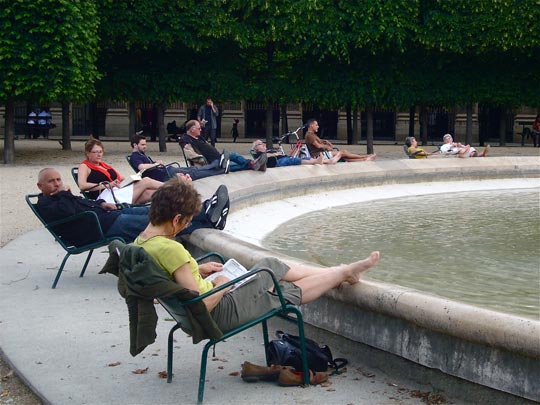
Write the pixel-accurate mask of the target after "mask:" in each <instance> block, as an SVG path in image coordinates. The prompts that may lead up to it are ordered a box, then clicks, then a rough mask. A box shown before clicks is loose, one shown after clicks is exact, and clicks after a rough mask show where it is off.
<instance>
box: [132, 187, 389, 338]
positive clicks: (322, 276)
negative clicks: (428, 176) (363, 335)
mask: <svg viewBox="0 0 540 405" xmlns="http://www.w3.org/2000/svg"><path fill="white" fill-rule="evenodd" d="M200 201H201V200H200V196H199V194H198V193H197V191H196V190H195V188H194V187H193V186H192V185H191V184H189V183H186V182H182V181H178V180H176V179H171V180H169V181H168V182H167V183H165V184H164V185H163V187H162V188H160V189H159V190H158V191H157V192H156V193H155V194H154V195H153V196H152V205H151V207H150V213H149V219H150V223H149V224H148V226H147V227H146V229H145V230H144V231H143V232H142V233H141V234H140V235H139V237H138V238H137V239H136V240H135V242H134V244H135V245H136V246H140V247H142V248H143V249H144V250H145V251H146V252H147V253H148V254H149V255H150V256H151V257H152V258H153V259H154V260H155V262H156V263H157V264H158V265H159V267H160V268H161V269H162V270H163V271H164V272H165V273H166V275H167V276H168V277H169V278H170V279H171V280H174V281H175V282H176V283H178V284H179V285H181V286H182V287H184V288H187V289H190V290H193V291H196V292H199V293H200V294H204V293H206V292H208V291H210V290H212V289H213V288H214V287H217V286H220V285H222V284H224V283H226V282H228V281H229V279H228V278H227V277H225V276H218V277H217V278H215V279H214V280H213V281H212V282H210V281H208V280H205V277H206V276H208V275H209V274H211V273H215V272H219V271H221V269H222V264H220V263H214V262H210V263H206V264H202V265H198V264H197V261H196V260H195V259H194V258H193V257H192V256H191V254H190V253H189V252H188V251H187V250H186V248H184V246H183V245H182V244H181V243H180V242H177V241H176V240H175V236H176V235H177V234H178V233H179V232H182V230H183V229H185V227H186V226H188V224H189V223H190V222H191V220H192V218H193V215H195V214H196V213H197V212H198V211H199V210H200V205H201V202H200ZM379 256H380V255H379V252H376V251H375V252H372V253H371V254H370V255H369V256H368V257H367V258H365V259H364V260H360V261H358V262H354V263H351V264H342V265H339V266H334V267H327V268H319V267H314V266H310V265H292V266H289V265H287V264H286V263H284V262H282V261H280V260H278V259H276V258H272V257H268V258H265V259H263V260H262V261H260V262H259V263H258V264H257V265H256V266H255V267H256V268H260V267H267V268H270V269H271V270H272V271H273V272H274V274H275V275H276V278H277V279H278V280H279V284H280V286H281V289H282V292H283V296H284V298H285V300H286V301H288V302H289V303H292V304H294V305H301V304H305V303H308V302H310V301H313V300H316V299H317V298H319V297H320V296H322V295H323V294H324V293H326V292H327V291H329V290H331V289H333V288H337V287H339V286H341V285H342V284H344V283H345V284H351V285H352V284H357V283H359V282H360V279H361V277H362V275H363V274H364V273H365V272H366V271H367V270H369V269H370V268H372V267H373V266H375V264H376V263H377V262H378V261H379ZM272 287H273V282H272V280H271V277H270V276H268V275H267V274H259V275H258V276H257V277H256V278H255V279H254V280H252V281H251V282H249V283H245V284H244V285H242V286H241V287H239V288H237V289H235V290H234V291H231V292H228V291H229V290H228V289H224V290H222V291H219V292H216V293H215V294H213V295H210V296H208V297H207V298H205V299H204V300H203V302H204V304H205V305H206V307H207V309H208V311H209V312H210V314H211V316H212V317H213V319H214V320H215V322H216V324H217V325H218V327H219V328H220V329H221V331H222V332H227V331H230V330H232V329H234V328H236V327H238V326H239V325H242V324H245V323H246V322H248V321H251V320H254V319H256V318H258V317H259V316H260V315H262V314H264V313H266V312H268V311H269V310H271V309H272V308H277V307H280V306H281V303H280V300H279V297H278V296H277V295H274V294H273V293H272Z"/></svg>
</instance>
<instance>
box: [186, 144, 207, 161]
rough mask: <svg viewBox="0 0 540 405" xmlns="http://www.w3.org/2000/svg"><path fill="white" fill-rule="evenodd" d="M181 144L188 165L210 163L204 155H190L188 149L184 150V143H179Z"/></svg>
mask: <svg viewBox="0 0 540 405" xmlns="http://www.w3.org/2000/svg"><path fill="white" fill-rule="evenodd" d="M179 145H180V150H182V154H183V155H184V160H185V162H186V167H189V166H204V165H207V164H208V161H207V160H206V158H205V157H204V156H203V155H196V156H192V157H188V155H187V153H186V151H185V150H184V148H183V147H182V145H181V144H180V143H179Z"/></svg>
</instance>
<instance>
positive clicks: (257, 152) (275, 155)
mask: <svg viewBox="0 0 540 405" xmlns="http://www.w3.org/2000/svg"><path fill="white" fill-rule="evenodd" d="M251 153H252V154H253V156H254V157H255V158H259V156H261V155H263V154H266V156H267V158H268V161H267V162H266V166H267V167H284V166H298V165H317V164H321V165H322V164H336V163H337V162H338V161H339V157H337V158H336V157H334V158H332V159H326V160H323V156H322V155H319V157H318V158H317V159H313V158H309V157H306V158H299V157H291V156H287V155H284V154H283V153H282V152H279V151H277V150H275V149H266V144H265V143H264V142H263V141H262V140H260V139H257V140H255V141H253V144H252V145H251Z"/></svg>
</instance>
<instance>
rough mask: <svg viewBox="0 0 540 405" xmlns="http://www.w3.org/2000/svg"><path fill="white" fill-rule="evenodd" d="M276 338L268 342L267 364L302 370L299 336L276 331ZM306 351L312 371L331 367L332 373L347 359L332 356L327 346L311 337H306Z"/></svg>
mask: <svg viewBox="0 0 540 405" xmlns="http://www.w3.org/2000/svg"><path fill="white" fill-rule="evenodd" d="M276 337H277V338H278V339H277V340H272V341H270V342H268V346H267V347H266V356H267V359H268V362H269V364H274V365H280V366H292V367H294V368H295V369H296V370H297V371H302V351H301V350H300V337H299V336H295V335H291V334H289V333H284V332H282V331H280V330H278V331H276ZM306 351H307V361H308V368H309V369H310V370H312V371H328V369H329V368H332V369H333V371H332V374H335V373H338V371H339V370H340V369H341V368H343V367H345V366H346V365H347V363H348V361H347V359H344V358H336V359H334V358H333V357H332V352H331V351H330V348H329V347H328V346H319V344H318V343H317V342H315V341H313V340H311V339H308V338H306Z"/></svg>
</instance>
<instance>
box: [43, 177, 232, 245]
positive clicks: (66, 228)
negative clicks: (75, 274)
mask: <svg viewBox="0 0 540 405" xmlns="http://www.w3.org/2000/svg"><path fill="white" fill-rule="evenodd" d="M37 186H38V188H39V189H40V190H41V193H42V194H40V195H39V197H38V202H37V205H36V208H37V211H38V212H39V214H40V215H41V216H42V217H43V219H44V220H45V222H47V223H50V222H53V221H58V220H60V219H64V218H67V217H69V216H72V215H75V214H79V213H82V212H85V211H93V212H95V213H96V215H97V217H98V221H99V223H100V225H101V229H102V230H103V233H104V234H105V236H120V237H122V238H124V240H125V241H126V242H131V241H133V240H134V239H135V238H136V237H137V236H138V235H139V233H141V232H142V231H143V230H144V229H145V228H146V226H147V225H148V211H149V207H131V208H123V209H121V210H119V209H117V207H116V206H115V205H114V204H111V203H107V202H105V201H104V200H95V201H94V200H87V199H84V198H82V197H80V196H75V195H73V194H72V193H71V191H70V189H69V186H64V182H63V181H62V177H61V176H60V173H59V172H58V171H57V170H55V169H52V168H45V169H42V170H41V171H40V172H39V175H38V183H37ZM228 212H229V195H228V193H227V188H226V187H225V186H224V185H221V186H219V187H218V189H217V191H216V193H215V194H214V195H213V196H212V198H211V199H210V200H206V201H204V202H203V205H202V209H201V212H200V213H199V214H198V215H197V216H196V217H193V220H192V224H191V225H190V226H189V227H188V228H186V229H185V230H184V231H182V232H181V233H180V234H189V233H191V232H193V231H194V230H196V229H200V228H217V229H223V228H224V227H225V222H226V219H227V214H228ZM55 231H56V233H58V234H59V235H60V236H61V237H62V238H63V239H64V240H65V241H66V242H67V243H68V244H72V245H74V246H81V245H85V244H88V243H91V242H93V241H95V240H96V239H97V237H98V236H97V234H96V233H95V232H89V231H88V221H87V220H84V219H83V220H81V222H80V224H79V223H73V222H71V223H69V224H66V225H59V226H58V227H56V228H55Z"/></svg>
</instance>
